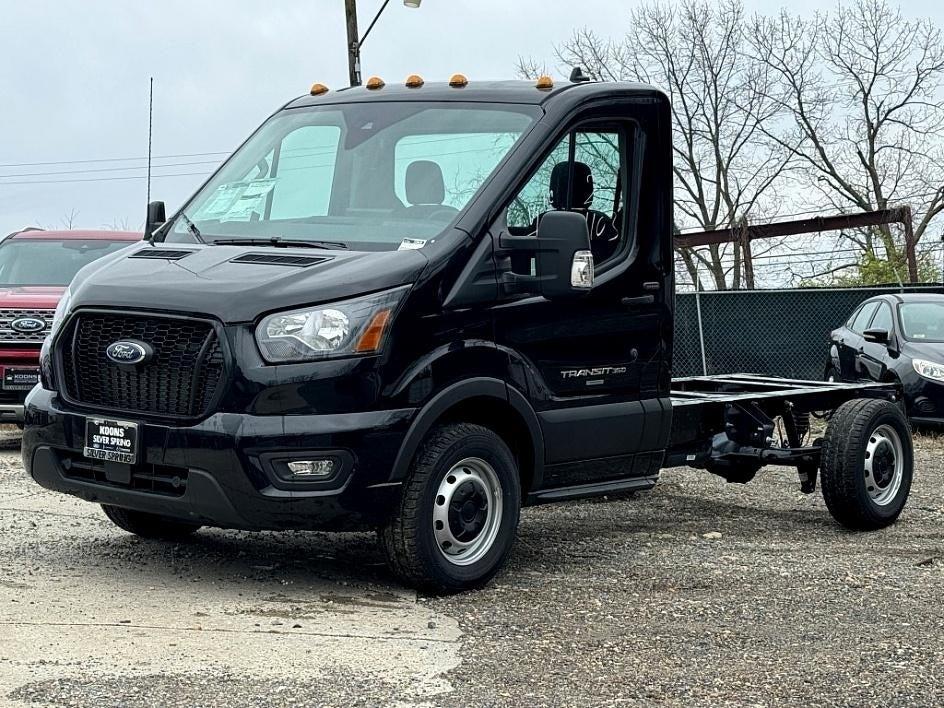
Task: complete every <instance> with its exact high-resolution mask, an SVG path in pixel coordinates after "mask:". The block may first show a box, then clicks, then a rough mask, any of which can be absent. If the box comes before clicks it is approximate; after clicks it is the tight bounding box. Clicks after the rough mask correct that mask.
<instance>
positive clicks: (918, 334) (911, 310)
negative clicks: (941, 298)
mask: <svg viewBox="0 0 944 708" xmlns="http://www.w3.org/2000/svg"><path fill="white" fill-rule="evenodd" d="M899 313H900V315H901V328H902V332H903V333H904V335H905V339H910V340H914V341H917V342H944V302H905V303H902V304H901V305H900V307H899Z"/></svg>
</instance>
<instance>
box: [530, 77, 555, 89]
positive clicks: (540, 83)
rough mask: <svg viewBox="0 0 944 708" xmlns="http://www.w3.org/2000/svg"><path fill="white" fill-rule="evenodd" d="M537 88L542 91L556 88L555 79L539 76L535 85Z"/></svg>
mask: <svg viewBox="0 0 944 708" xmlns="http://www.w3.org/2000/svg"><path fill="white" fill-rule="evenodd" d="M534 87H535V88H538V89H541V90H542V91H547V90H549V89H552V88H554V79H552V78H551V77H550V76H546V75H545V76H539V77H538V80H537V82H536V83H535V84H534Z"/></svg>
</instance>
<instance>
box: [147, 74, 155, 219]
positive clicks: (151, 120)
mask: <svg viewBox="0 0 944 708" xmlns="http://www.w3.org/2000/svg"><path fill="white" fill-rule="evenodd" d="M153 132H154V77H153V76H152V77H151V83H150V90H149V92H148V156H147V200H146V201H145V204H150V203H151V143H152V142H153V139H152V138H153ZM145 223H146V222H145Z"/></svg>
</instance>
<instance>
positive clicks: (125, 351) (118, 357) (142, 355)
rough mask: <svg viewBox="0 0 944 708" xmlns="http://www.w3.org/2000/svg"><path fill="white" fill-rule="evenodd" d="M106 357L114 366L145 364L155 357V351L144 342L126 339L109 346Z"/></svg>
mask: <svg viewBox="0 0 944 708" xmlns="http://www.w3.org/2000/svg"><path fill="white" fill-rule="evenodd" d="M105 356H106V357H108V360H109V361H111V362H112V363H114V364H143V363H144V362H146V361H148V360H149V359H150V358H151V357H152V356H154V350H153V349H151V347H149V346H148V345H147V344H144V343H143V342H135V341H134V340H131V339H124V340H121V341H118V342H112V343H111V344H109V345H108V347H107V348H106V349H105Z"/></svg>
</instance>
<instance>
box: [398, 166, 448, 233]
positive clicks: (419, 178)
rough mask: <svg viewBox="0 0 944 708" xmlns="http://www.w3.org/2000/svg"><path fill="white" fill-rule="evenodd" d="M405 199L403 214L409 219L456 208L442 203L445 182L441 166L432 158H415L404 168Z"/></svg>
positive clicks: (446, 211)
mask: <svg viewBox="0 0 944 708" xmlns="http://www.w3.org/2000/svg"><path fill="white" fill-rule="evenodd" d="M405 188H406V201H407V202H408V203H409V206H407V207H405V208H404V214H405V215H406V216H407V218H409V219H426V218H429V217H430V216H432V215H433V214H436V213H438V214H440V215H442V214H443V213H447V214H448V213H456V212H457V211H458V209H456V208H455V207H452V206H449V205H448V204H443V202H444V201H445V200H446V184H445V181H444V180H443V173H442V168H440V166H439V165H438V164H437V163H435V162H433V161H432V160H416V161H414V162H411V163H410V164H409V165H408V166H407V168H406V185H405Z"/></svg>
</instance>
